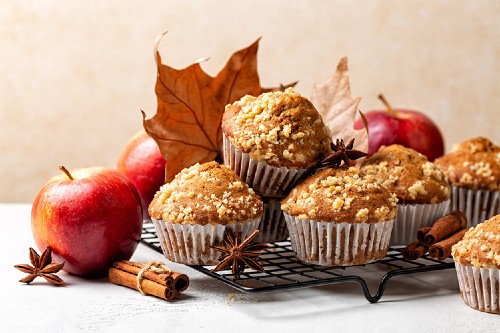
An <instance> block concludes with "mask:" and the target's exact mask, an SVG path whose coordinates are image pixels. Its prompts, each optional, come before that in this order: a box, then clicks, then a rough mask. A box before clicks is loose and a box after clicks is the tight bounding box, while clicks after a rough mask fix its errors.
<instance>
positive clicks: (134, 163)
mask: <svg viewBox="0 0 500 333" xmlns="http://www.w3.org/2000/svg"><path fill="white" fill-rule="evenodd" d="M117 169H118V171H120V172H121V173H123V174H124V175H125V176H127V177H128V178H129V179H130V180H131V181H132V183H133V184H134V185H135V187H136V188H137V190H138V191H139V195H140V196H141V202H142V207H143V215H144V219H149V214H148V206H149V203H150V202H151V200H153V197H154V195H155V193H156V191H158V189H159V188H160V186H161V185H163V183H164V182H165V159H164V158H163V156H162V155H161V153H160V148H158V145H157V144H156V141H155V140H154V139H153V138H152V137H150V136H149V135H148V134H147V133H146V132H145V131H140V132H138V133H136V134H135V135H134V136H133V137H132V138H131V139H130V140H129V141H128V142H127V144H126V145H125V147H124V148H123V150H122V152H121V154H120V157H119V158H118V162H117Z"/></svg>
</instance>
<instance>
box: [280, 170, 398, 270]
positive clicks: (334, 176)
mask: <svg viewBox="0 0 500 333" xmlns="http://www.w3.org/2000/svg"><path fill="white" fill-rule="evenodd" d="M396 205H397V198H396V196H395V195H393V194H391V193H389V191H387V190H386V189H385V188H384V187H382V186H381V185H380V184H379V183H377V181H376V180H375V177H373V176H372V175H364V174H363V173H362V172H361V171H360V170H359V169H358V168H356V167H350V168H348V169H347V168H340V167H339V168H327V169H323V170H320V171H318V172H317V173H316V174H314V175H312V176H310V177H308V178H307V179H306V180H304V181H303V182H301V183H300V184H299V185H298V186H296V187H295V188H294V189H293V190H292V191H291V192H290V194H289V195H288V197H286V198H285V199H284V200H283V201H282V202H281V208H282V209H283V212H284V216H285V220H286V223H287V226H288V231H289V232H290V239H291V242H292V248H293V250H294V252H295V254H296V256H297V258H298V259H299V260H300V261H303V262H306V263H311V264H316V265H322V266H348V265H362V264H366V263H369V262H372V261H375V260H378V259H381V258H383V257H385V255H386V254H387V248H388V246H389V239H390V235H391V230H392V226H393V222H394V218H395V216H396V213H397V208H396Z"/></svg>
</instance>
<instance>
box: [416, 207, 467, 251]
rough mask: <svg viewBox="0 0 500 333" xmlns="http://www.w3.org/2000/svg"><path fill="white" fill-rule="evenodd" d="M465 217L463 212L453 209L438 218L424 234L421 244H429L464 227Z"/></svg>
mask: <svg viewBox="0 0 500 333" xmlns="http://www.w3.org/2000/svg"><path fill="white" fill-rule="evenodd" d="M466 224H467V217H466V216H465V213H464V212H461V211H454V212H451V213H449V214H448V215H445V216H443V217H441V218H440V219H438V220H437V221H436V222H434V224H433V225H432V228H431V230H429V232H427V234H425V236H424V239H423V242H422V244H423V245H426V246H431V245H432V244H434V243H436V242H439V241H440V240H442V239H445V238H446V237H448V236H450V235H453V234H454V233H456V232H457V231H459V230H462V229H463V228H465V226H466Z"/></svg>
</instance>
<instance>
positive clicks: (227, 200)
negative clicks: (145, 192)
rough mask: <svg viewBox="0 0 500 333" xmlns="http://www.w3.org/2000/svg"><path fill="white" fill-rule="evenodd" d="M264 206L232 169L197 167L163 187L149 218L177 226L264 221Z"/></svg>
mask: <svg viewBox="0 0 500 333" xmlns="http://www.w3.org/2000/svg"><path fill="white" fill-rule="evenodd" d="M262 212H263V204H262V201H261V200H260V198H259V197H258V196H257V195H256V194H255V193H254V191H253V190H252V189H251V188H249V187H248V185H247V184H245V183H244V182H243V181H242V180H241V179H240V178H239V177H238V176H237V175H236V174H235V173H234V171H232V170H231V169H229V168H227V167H225V166H224V165H220V164H218V163H217V162H208V163H204V164H195V165H193V166H192V167H190V168H187V169H184V170H182V171H181V172H180V173H178V174H177V175H176V176H175V178H174V180H172V181H171V182H170V183H167V184H165V185H163V186H162V187H161V188H160V190H159V191H158V192H156V194H155V197H154V199H153V201H152V202H151V204H150V205H149V215H150V216H151V217H152V218H154V219H157V220H165V221H169V222H173V223H180V224H185V223H190V224H200V225H206V224H223V225H227V224H228V223H234V222H247V221H251V220H254V219H256V218H260V217H261V216H262Z"/></svg>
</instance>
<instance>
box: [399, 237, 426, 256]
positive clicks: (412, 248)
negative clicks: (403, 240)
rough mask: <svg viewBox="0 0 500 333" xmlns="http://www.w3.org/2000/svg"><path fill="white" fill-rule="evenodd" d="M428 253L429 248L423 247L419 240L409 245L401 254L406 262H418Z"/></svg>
mask: <svg viewBox="0 0 500 333" xmlns="http://www.w3.org/2000/svg"><path fill="white" fill-rule="evenodd" d="M426 252H427V247H425V246H424V245H422V244H421V243H420V242H419V241H418V240H417V241H415V242H413V243H411V244H408V245H407V246H406V247H405V248H404V249H403V250H402V251H401V254H402V255H403V258H405V259H406V260H416V259H418V258H420V257H421V256H423V255H424V254H425V253H426Z"/></svg>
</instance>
